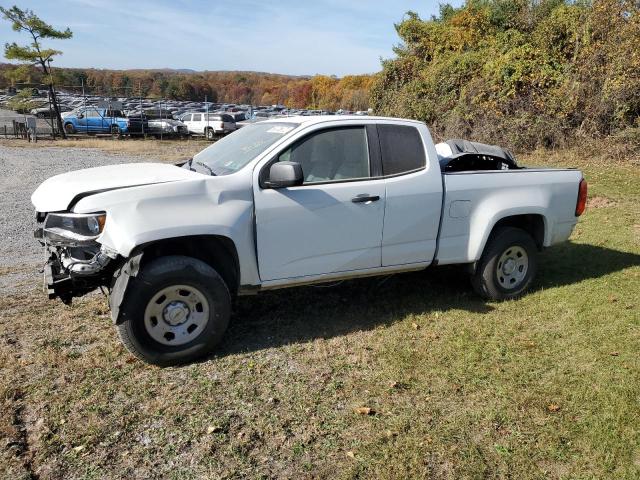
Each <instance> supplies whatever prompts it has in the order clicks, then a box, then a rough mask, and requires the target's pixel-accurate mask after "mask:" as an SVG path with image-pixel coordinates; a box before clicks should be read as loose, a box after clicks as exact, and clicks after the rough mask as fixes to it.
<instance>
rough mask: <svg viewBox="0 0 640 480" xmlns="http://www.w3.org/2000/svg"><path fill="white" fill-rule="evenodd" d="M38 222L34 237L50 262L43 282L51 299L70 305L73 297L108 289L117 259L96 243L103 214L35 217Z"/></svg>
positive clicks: (58, 214)
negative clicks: (97, 289)
mask: <svg viewBox="0 0 640 480" xmlns="http://www.w3.org/2000/svg"><path fill="white" fill-rule="evenodd" d="M36 221H37V222H38V224H39V226H38V228H37V229H36V231H35V232H34V235H35V237H36V238H37V239H38V240H39V241H40V243H41V244H42V245H43V246H44V249H45V256H46V258H47V263H46V265H45V267H44V276H45V279H44V282H45V289H46V290H47V293H48V295H49V299H54V298H59V299H60V300H62V302H63V303H65V304H70V303H71V301H72V299H73V297H80V296H82V295H85V294H87V293H89V292H91V291H92V290H95V289H96V288H99V287H103V286H109V284H110V281H111V278H112V276H113V272H114V270H115V268H116V262H115V260H116V259H117V257H118V255H117V253H116V252H113V251H111V250H110V249H108V248H107V247H105V246H104V245H101V244H100V243H99V242H98V241H97V239H98V237H99V236H100V234H101V233H102V230H103V229H104V225H105V222H106V215H105V214H104V213H102V212H100V213H92V214H78V213H49V214H42V213H36Z"/></svg>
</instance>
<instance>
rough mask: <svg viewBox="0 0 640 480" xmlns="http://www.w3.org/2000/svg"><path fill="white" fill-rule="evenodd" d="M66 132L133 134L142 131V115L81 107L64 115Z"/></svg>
mask: <svg viewBox="0 0 640 480" xmlns="http://www.w3.org/2000/svg"><path fill="white" fill-rule="evenodd" d="M63 126H64V130H65V132H66V133H69V134H73V133H93V134H95V133H111V134H112V135H118V136H120V135H132V134H140V133H141V132H142V120H141V119H140V117H126V116H125V115H124V113H122V112H121V111H120V110H111V109H106V108H97V107H93V106H89V107H81V108H78V109H76V110H74V111H73V112H69V113H68V114H66V115H64V117H63Z"/></svg>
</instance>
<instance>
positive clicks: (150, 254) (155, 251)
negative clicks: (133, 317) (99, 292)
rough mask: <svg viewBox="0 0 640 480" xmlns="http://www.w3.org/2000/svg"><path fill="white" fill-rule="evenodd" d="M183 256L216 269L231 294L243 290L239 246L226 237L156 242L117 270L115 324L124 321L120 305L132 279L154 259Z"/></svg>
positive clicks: (113, 288)
mask: <svg viewBox="0 0 640 480" xmlns="http://www.w3.org/2000/svg"><path fill="white" fill-rule="evenodd" d="M169 255H182V256H187V257H192V258H196V259H198V260H201V261H203V262H204V263H206V264H207V265H209V266H210V267H211V268H213V269H214V270H215V271H216V272H218V274H220V276H221V277H222V279H223V280H224V282H225V284H226V285H227V288H228V289H229V293H230V294H231V295H232V296H235V295H237V293H238V290H239V287H240V261H239V257H238V251H237V248H236V245H235V243H234V242H233V240H231V239H230V238H229V237H225V236H222V235H191V236H184V237H174V238H166V239H161V240H154V241H151V242H148V243H144V244H141V245H138V246H137V247H135V248H134V249H133V250H132V251H131V253H130V255H129V257H128V258H126V259H124V260H123V261H122V263H121V265H120V267H119V268H117V269H116V272H115V274H114V278H113V281H112V285H111V295H110V298H109V306H110V308H111V315H112V318H113V320H114V322H115V323H118V322H119V321H120V315H119V311H120V305H121V304H122V300H123V299H124V296H125V294H126V290H127V285H128V283H129V279H130V278H131V277H136V276H137V274H138V271H139V269H140V268H144V266H145V265H146V264H148V263H149V262H150V261H152V260H153V259H156V258H159V257H163V256H169Z"/></svg>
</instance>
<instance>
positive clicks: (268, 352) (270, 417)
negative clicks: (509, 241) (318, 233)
mask: <svg viewBox="0 0 640 480" xmlns="http://www.w3.org/2000/svg"><path fill="white" fill-rule="evenodd" d="M125 143H127V142H123V144H125ZM625 152H626V151H625V150H623V149H620V150H615V149H611V150H608V153H607V154H604V153H603V154H601V155H596V156H594V154H593V152H589V151H588V149H584V148H583V149H581V150H578V149H575V150H568V151H560V152H545V151H539V152H535V153H532V154H529V155H523V156H521V160H522V162H523V163H525V164H528V165H553V166H555V165H564V166H575V167H579V168H581V169H583V170H584V171H585V175H586V177H587V179H588V180H589V182H590V197H591V200H590V203H589V208H588V210H587V212H586V214H585V215H584V216H583V217H582V220H581V222H580V224H579V225H578V227H577V228H576V231H575V233H574V235H573V237H572V241H571V242H570V243H567V244H564V245H561V246H557V247H554V248H551V249H549V250H547V251H545V252H544V253H542V254H541V257H540V260H541V265H540V271H539V276H538V279H537V281H536V282H535V285H534V288H533V290H532V291H531V292H530V293H529V294H528V295H526V296H525V297H524V298H522V299H520V300H518V301H513V302H505V303H486V302H483V301H481V300H479V299H478V298H477V297H476V296H475V295H474V294H473V293H472V291H471V289H470V287H469V285H468V281H467V279H466V278H465V276H464V274H463V272H462V271H461V270H459V269H456V268H450V269H449V268H448V269H437V270H432V271H426V272H420V273H414V274H405V275H398V276H394V277H390V278H386V279H385V278H375V279H367V280H360V281H353V282H347V283H344V284H342V285H340V286H337V287H332V288H312V287H308V288H298V289H293V290H283V291H280V292H271V293H266V294H261V295H259V296H256V297H248V298H244V299H242V300H241V301H240V302H239V304H238V306H237V308H236V312H235V314H234V317H233V321H232V326H231V328H230V331H229V333H228V335H227V336H226V339H225V341H224V345H223V347H222V349H221V350H220V352H219V354H218V355H216V356H215V357H213V358H210V359H208V360H207V361H204V362H202V363H198V364H194V365H190V366H186V367H182V368H166V369H159V368H154V367H150V366H147V365H145V364H143V363H141V362H139V361H137V360H135V359H133V357H131V356H130V355H128V354H127V353H126V351H125V350H124V349H123V347H121V346H120V344H119V342H118V340H117V338H116V335H115V331H114V328H113V327H112V325H111V320H110V318H109V315H108V310H107V308H106V305H105V301H104V300H103V298H101V297H100V296H98V295H95V296H92V297H89V298H85V299H81V300H79V301H77V302H76V303H74V305H73V306H72V307H65V306H63V305H61V304H59V303H54V302H48V301H46V300H45V298H44V295H43V294H41V293H39V292H35V291H25V293H23V294H19V295H10V296H7V295H1V296H0V365H1V369H2V375H1V377H0V402H1V403H0V437H1V439H0V442H1V443H0V469H1V472H2V473H1V474H2V475H3V476H4V477H5V478H11V479H20V478H25V479H26V478H38V477H39V478H41V479H43V478H54V479H58V478H59V479H62V478H64V479H70V478H154V477H158V478H175V479H178V478H180V479H182V478H185V479H186V478H293V479H300V478H345V479H346V478H359V479H369V478H382V479H387V478H388V479H399V478H437V479H441V478H456V479H457V478H469V479H476V478H477V479H480V478H505V479H506V478H510V479H547V478H551V479H556V478H558V479H560V478H561V479H637V478H640V313H639V312H640V163H639V162H638V158H637V157H635V158H633V159H629V158H628V156H626V155H627V153H625ZM0 274H2V272H0ZM363 407H364V408H363Z"/></svg>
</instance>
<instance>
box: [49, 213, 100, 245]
mask: <svg viewBox="0 0 640 480" xmlns="http://www.w3.org/2000/svg"><path fill="white" fill-rule="evenodd" d="M106 220H107V216H106V215H105V214H104V213H50V214H49V215H47V218H46V220H45V222H44V229H43V237H44V239H45V240H46V241H47V242H48V243H50V244H52V245H64V246H79V245H86V244H88V243H92V242H93V241H94V240H95V239H96V238H98V236H100V234H101V233H102V230H103V229H104V224H105V222H106Z"/></svg>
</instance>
